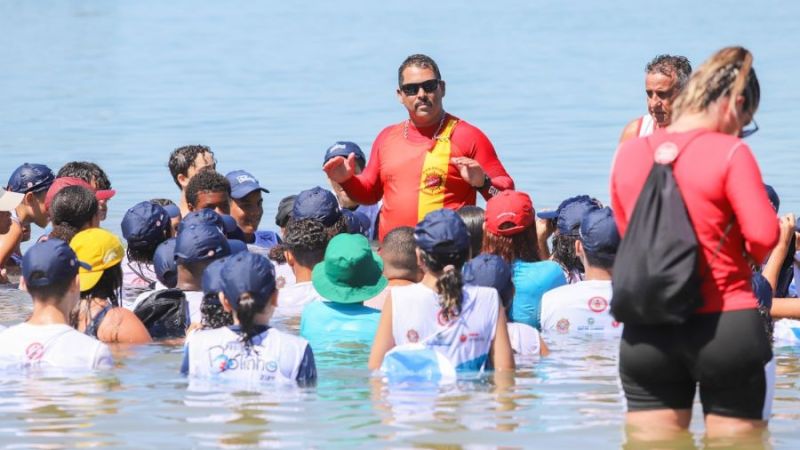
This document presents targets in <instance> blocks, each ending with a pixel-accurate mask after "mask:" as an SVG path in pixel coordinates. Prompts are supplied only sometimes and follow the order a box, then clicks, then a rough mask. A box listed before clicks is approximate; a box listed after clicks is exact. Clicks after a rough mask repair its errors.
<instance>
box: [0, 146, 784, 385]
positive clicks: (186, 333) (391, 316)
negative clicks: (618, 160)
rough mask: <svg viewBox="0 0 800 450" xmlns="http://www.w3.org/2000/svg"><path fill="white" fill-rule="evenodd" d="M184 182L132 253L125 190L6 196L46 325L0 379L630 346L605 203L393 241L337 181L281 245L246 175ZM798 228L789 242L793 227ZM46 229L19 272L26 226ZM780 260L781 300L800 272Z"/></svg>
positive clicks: (374, 363) (480, 214) (8, 222)
mask: <svg viewBox="0 0 800 450" xmlns="http://www.w3.org/2000/svg"><path fill="white" fill-rule="evenodd" d="M350 154H354V155H355V159H356V161H357V163H358V165H359V168H363V166H364V164H365V157H364V154H363V152H361V150H360V149H359V148H358V146H357V145H355V144H353V143H350V142H338V143H336V144H335V145H333V146H332V147H331V148H330V149H329V150H328V151H327V152H326V154H325V160H328V159H329V158H332V157H335V156H349V155H350ZM169 169H170V171H171V173H172V176H173V180H174V181H175V183H176V185H177V186H178V187H179V188H180V189H181V198H180V201H179V202H178V203H177V204H176V203H173V202H171V201H169V200H165V199H152V200H149V201H143V202H140V203H138V204H136V205H133V206H132V207H131V208H130V209H128V210H127V212H126V213H125V215H124V217H123V220H122V224H121V230H122V235H123V237H124V239H125V241H126V245H123V242H122V240H121V239H120V238H119V237H117V236H115V235H114V234H113V233H110V232H109V231H107V230H105V229H103V228H101V226H102V222H103V220H105V216H106V211H107V203H108V202H109V200H110V199H111V198H112V197H113V196H114V194H115V192H114V190H113V189H111V184H110V182H109V179H108V177H107V176H106V174H105V172H103V170H102V169H101V168H100V167H98V166H97V165H96V164H93V163H86V162H73V163H69V164H67V165H65V166H64V167H63V168H61V170H60V171H59V172H58V174H54V173H53V172H52V171H51V170H50V169H49V168H48V167H46V166H44V165H41V164H23V165H22V166H20V167H19V168H18V169H17V170H16V171H14V173H13V174H12V175H11V178H10V179H9V182H8V184H7V187H6V189H5V190H0V266H2V267H3V272H2V278H0V282H8V281H9V280H8V277H9V276H12V277H13V275H14V270H19V271H20V275H21V277H20V282H19V284H20V289H24V290H26V291H27V292H28V293H29V294H30V295H31V297H32V299H33V312H32V314H31V316H30V318H29V319H28V320H27V321H25V322H23V323H21V324H18V325H15V326H12V327H10V328H8V329H5V330H2V331H0V364H2V365H4V366H21V367H32V366H42V365H44V366H55V367H70V368H76V367H77V368H98V367H105V366H109V365H111V364H112V353H111V352H110V350H109V348H108V347H107V346H106V344H111V343H126V344H142V343H148V342H151V341H153V340H159V341H164V340H170V341H175V342H180V340H183V339H185V340H184V346H185V352H184V359H183V364H182V367H181V370H182V372H183V373H185V374H188V375H189V376H192V377H204V378H209V377H210V378H220V379H232V380H237V382H238V381H246V382H262V381H289V382H292V383H298V384H300V385H308V384H313V383H314V381H315V380H316V376H317V372H316V367H315V359H314V352H315V351H316V352H317V353H319V352H327V351H330V350H337V349H341V348H347V349H349V350H350V351H357V352H362V354H364V355H366V354H369V362H368V365H369V368H370V369H375V370H378V369H383V370H384V372H386V371H390V370H393V368H396V367H397V365H398V364H400V365H403V364H406V367H405V368H404V370H412V369H413V367H412V368H410V366H409V364H412V363H411V362H409V361H412V359H409V358H405V359H404V358H402V357H398V355H402V354H403V352H410V353H407V354H411V353H413V352H415V351H419V350H420V349H424V350H427V351H432V352H433V353H434V354H435V355H438V356H437V357H436V358H437V359H438V360H439V364H442V361H444V362H445V363H446V364H448V365H450V366H451V367H452V368H453V369H454V370H455V371H461V370H483V369H494V370H497V371H504V370H513V369H514V367H515V364H516V362H518V361H519V360H520V359H524V358H529V357H538V356H540V355H546V354H547V353H548V352H549V350H548V347H547V345H546V344H545V341H544V340H543V339H542V334H544V336H545V337H547V336H548V335H550V336H554V337H555V336H560V335H573V334H576V333H581V334H589V335H591V336H594V337H595V338H597V339H603V338H607V337H611V338H618V337H619V336H620V334H621V330H622V327H621V325H620V324H619V323H617V322H615V321H614V320H613V318H612V317H611V315H610V314H609V306H610V301H611V292H612V290H611V276H612V267H613V263H614V256H615V253H616V250H617V247H618V245H619V242H620V236H619V233H618V232H617V228H616V225H615V222H614V218H613V215H612V212H611V210H610V209H609V208H604V207H603V206H602V205H601V204H600V202H599V201H597V200H596V199H594V198H592V197H589V196H586V195H583V196H577V197H572V198H569V199H567V200H565V201H564V202H562V203H561V205H559V207H558V208H557V209H555V210H553V211H544V212H540V213H539V214H538V216H537V214H536V213H535V211H534V207H533V203H532V201H531V199H530V197H529V196H528V194H526V193H523V192H518V191H503V192H500V193H498V194H497V195H495V196H494V197H492V198H491V199H490V200H489V201H488V202H487V204H486V209H485V211H484V210H483V209H481V208H478V207H475V206H468V207H464V208H462V209H461V210H459V211H451V210H448V209H441V210H436V211H433V212H431V213H429V214H428V215H426V216H425V218H424V219H423V220H422V221H420V222H419V223H418V224H417V226H416V227H414V228H411V227H400V228H396V229H394V230H392V231H391V232H389V233H388V234H387V235H386V236H385V238H384V239H383V241H382V242H380V243H377V242H375V241H374V238H375V234H376V230H377V227H376V220H377V217H378V214H377V212H378V210H379V208H380V205H379V204H378V205H371V206H360V205H357V204H355V203H354V202H352V200H350V199H349V198H347V195H346V194H345V193H344V191H343V190H342V189H341V188H340V187H339V186H337V185H336V184H335V183H333V182H331V187H332V191H329V190H326V189H323V188H320V187H315V188H312V189H308V190H305V191H302V192H300V193H298V194H297V195H293V196H289V197H287V198H284V199H282V200H281V201H280V203H279V206H278V213H277V215H276V218H275V223H276V226H277V227H278V228H279V231H277V232H273V231H262V230H259V226H260V223H261V219H262V216H263V207H262V203H263V198H262V193H267V192H268V191H267V190H266V189H264V188H263V187H262V186H261V185H260V184H259V182H258V180H257V179H256V178H255V177H254V176H252V175H251V174H250V173H248V172H246V171H244V170H236V171H233V172H230V173H228V174H227V175H222V174H220V173H218V172H217V171H216V161H215V159H214V155H213V153H212V152H211V150H210V149H209V148H208V147H204V146H187V147H181V148H178V149H176V150H175V151H174V152H173V153H172V154H171V156H170V161H169ZM776 210H777V208H776ZM787 220H788V219H787ZM784 222H785V223H784V224H783V225H782V226H783V227H784V228H785V230H784V231H785V233H784V234H785V239H783V241H782V242H784V243H788V242H789V241H790V240H793V238H794V231H795V230H794V227H795V224H794V223H793V222H791V223H789V222H787V221H784ZM48 223H51V224H52V228H50V229H49V230H48V233H47V234H46V235H45V236H43V237H42V238H41V239H40V240H39V241H38V242H37V243H35V244H33V245H31V246H30V247H29V248H28V250H27V251H26V252H25V253H24V255H22V254H21V252H20V243H21V242H23V241H25V240H26V239H28V238H29V237H30V225H31V224H36V225H37V226H39V227H42V228H45V227H47V225H48ZM790 238H791V239H790ZM784 247H786V248H783V247H781V248H780V249H776V251H775V252H774V254H773V257H772V259H775V260H778V259H779V260H780V264H778V263H777V262H774V261H772V259H771V260H770V262H768V263H767V266H766V267H767V268H766V269H765V273H764V276H765V279H766V282H767V284H766V286H767V288H770V289H776V287H779V284H780V283H782V282H784V281H783V280H784V278H785V277H784V278H781V277H782V276H783V275H782V274H784V273H789V272H791V270H789V271H788V272H787V271H786V270H785V269H786V267H785V265H783V261H784V260H785V259H786V258H787V255H789V257H791V256H793V255H794V249H790V248H788V247H789V246H788V244H787V245H785V246H784ZM790 259H791V258H790ZM789 268H790V269H791V264H790V267H789ZM762 284H763V283H762ZM790 284H791V283H789V284H787V286H789V285H790ZM787 289H788V288H787ZM762 290H763V289H762ZM782 296H784V297H788V296H789V295H788V294H786V295H782ZM767 297H769V299H770V305H772V302H771V299H772V292H771V291H770V292H769V295H767ZM778 300H779V299H776V303H775V304H776V305H779V306H781V305H783V306H784V307H785V308H788V310H789V311H790V312H787V313H786V315H787V316H791V315H793V314H796V313H795V312H794V310H792V309H791V308H792V307H793V305H791V304H784V303H781V302H780V301H778ZM765 302H766V300H765ZM787 305H788V306H787ZM770 307H771V306H767V307H766V308H767V316H768V315H769V314H768V313H769V308H770ZM298 319H299V336H297V335H295V334H294V332H293V331H291V330H293V329H295V326H296V325H297V321H298ZM271 324H273V325H275V324H277V327H276V326H273V325H271ZM279 328H280V329H279ZM312 349H313V350H312ZM387 355H393V357H392V358H391V361H392V363H391V364H387V361H388V360H389V359H390V358H388V356H387ZM515 361H516V362H515Z"/></svg>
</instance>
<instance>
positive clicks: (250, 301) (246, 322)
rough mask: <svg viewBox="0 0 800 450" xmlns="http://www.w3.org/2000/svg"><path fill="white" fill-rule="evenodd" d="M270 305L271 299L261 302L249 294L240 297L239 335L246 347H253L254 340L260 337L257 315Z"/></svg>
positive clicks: (237, 312) (238, 310) (237, 310)
mask: <svg viewBox="0 0 800 450" xmlns="http://www.w3.org/2000/svg"><path fill="white" fill-rule="evenodd" d="M267 303H269V298H267V299H264V300H260V299H257V298H254V297H253V296H252V295H250V293H249V292H245V293H243V294H242V295H241V297H239V303H238V304H237V305H236V308H235V311H236V319H237V320H238V321H239V329H240V331H239V335H240V336H241V338H242V343H243V344H244V345H245V347H248V348H249V347H251V346H252V345H253V338H254V337H256V336H258V335H259V332H260V330H259V329H258V326H257V324H256V315H257V314H258V313H260V312H261V311H263V310H264V308H265V307H266V306H267Z"/></svg>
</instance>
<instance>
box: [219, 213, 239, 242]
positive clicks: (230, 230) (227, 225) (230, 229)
mask: <svg viewBox="0 0 800 450" xmlns="http://www.w3.org/2000/svg"><path fill="white" fill-rule="evenodd" d="M220 217H222V232H223V233H225V236H226V237H227V238H228V239H238V240H240V241H243V240H244V231H242V229H241V228H239V224H238V223H236V219H234V218H233V216H229V215H227V214H226V215H222V216H220Z"/></svg>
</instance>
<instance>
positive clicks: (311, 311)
mask: <svg viewBox="0 0 800 450" xmlns="http://www.w3.org/2000/svg"><path fill="white" fill-rule="evenodd" d="M380 318H381V312H380V311H378V310H377V309H373V308H369V307H367V306H364V305H363V304H362V303H350V304H345V303H334V302H322V301H314V302H311V303H309V304H308V305H306V307H305V308H304V309H303V314H302V316H300V336H302V337H304V338H305V339H306V340H307V341H308V343H309V344H310V345H311V348H312V349H314V351H315V352H318V351H325V350H330V349H332V348H334V347H336V346H337V345H338V344H341V343H359V344H364V345H366V346H367V347H369V346H370V345H372V340H373V339H374V338H375V332H377V331H378V322H379V321H380Z"/></svg>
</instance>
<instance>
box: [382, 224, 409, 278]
mask: <svg viewBox="0 0 800 450" xmlns="http://www.w3.org/2000/svg"><path fill="white" fill-rule="evenodd" d="M380 248H381V258H382V259H383V264H384V267H385V268H388V269H389V270H390V271H391V272H394V273H393V274H392V276H393V277H394V278H402V279H406V280H411V281H417V279H418V274H419V265H417V252H416V249H417V243H416V241H415V240H414V228H412V227H397V228H395V229H394V230H392V231H390V232H388V233H386V236H384V238H383V243H382V244H381V247H380Z"/></svg>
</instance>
